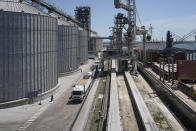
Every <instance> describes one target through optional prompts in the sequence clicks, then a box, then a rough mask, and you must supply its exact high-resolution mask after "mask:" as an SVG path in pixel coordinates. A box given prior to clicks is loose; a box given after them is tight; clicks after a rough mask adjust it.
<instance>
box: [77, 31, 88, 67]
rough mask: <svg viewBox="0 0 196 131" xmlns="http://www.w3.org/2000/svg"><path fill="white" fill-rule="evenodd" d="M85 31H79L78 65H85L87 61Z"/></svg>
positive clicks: (86, 37)
mask: <svg viewBox="0 0 196 131" xmlns="http://www.w3.org/2000/svg"><path fill="white" fill-rule="evenodd" d="M87 35H88V34H87V31H86V30H80V31H79V47H80V48H79V56H80V64H83V63H85V62H86V61H87V60H88V36H87Z"/></svg>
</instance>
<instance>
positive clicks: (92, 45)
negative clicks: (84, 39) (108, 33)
mask: <svg viewBox="0 0 196 131" xmlns="http://www.w3.org/2000/svg"><path fill="white" fill-rule="evenodd" d="M102 49H103V40H102V39H96V38H91V39H90V42H89V45H88V50H89V51H90V52H99V51H101V50H102Z"/></svg>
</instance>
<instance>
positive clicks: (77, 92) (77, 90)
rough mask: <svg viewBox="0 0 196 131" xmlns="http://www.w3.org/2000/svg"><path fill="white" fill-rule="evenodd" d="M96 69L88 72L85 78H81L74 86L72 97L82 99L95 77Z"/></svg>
mask: <svg viewBox="0 0 196 131" xmlns="http://www.w3.org/2000/svg"><path fill="white" fill-rule="evenodd" d="M94 75H95V70H94V71H92V72H87V73H86V74H85V75H84V76H83V79H81V80H80V81H79V82H78V83H77V84H76V85H74V86H73V91H72V93H71V97H70V99H71V100H73V101H82V100H83V99H84V98H85V96H86V94H87V92H88V90H89V87H90V84H91V82H92V80H93V78H94Z"/></svg>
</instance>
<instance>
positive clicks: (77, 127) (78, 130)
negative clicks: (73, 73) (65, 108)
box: [72, 78, 100, 131]
mask: <svg viewBox="0 0 196 131" xmlns="http://www.w3.org/2000/svg"><path fill="white" fill-rule="evenodd" d="M99 80H100V78H97V79H95V81H94V83H93V85H92V88H91V90H90V92H89V95H88V96H87V98H86V100H85V102H84V105H83V107H82V109H81V111H80V114H79V116H78V118H77V120H76V122H75V124H74V126H73V128H72V131H83V130H84V128H85V126H86V123H87V120H88V116H89V112H90V110H91V108H92V104H93V101H94V98H95V95H96V91H97V88H98V84H99Z"/></svg>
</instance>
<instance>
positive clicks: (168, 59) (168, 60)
mask: <svg viewBox="0 0 196 131" xmlns="http://www.w3.org/2000/svg"><path fill="white" fill-rule="evenodd" d="M167 62H168V73H169V76H168V82H170V57H168V58H167Z"/></svg>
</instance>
